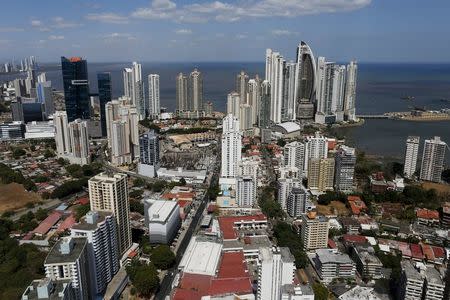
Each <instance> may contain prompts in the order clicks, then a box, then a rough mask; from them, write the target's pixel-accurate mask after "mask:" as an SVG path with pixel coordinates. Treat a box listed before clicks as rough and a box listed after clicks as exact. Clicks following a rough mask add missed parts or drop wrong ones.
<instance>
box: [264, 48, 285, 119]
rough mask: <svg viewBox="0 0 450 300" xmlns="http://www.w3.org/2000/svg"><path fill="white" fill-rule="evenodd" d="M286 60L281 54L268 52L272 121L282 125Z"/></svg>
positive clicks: (267, 74) (267, 68) (267, 75)
mask: <svg viewBox="0 0 450 300" xmlns="http://www.w3.org/2000/svg"><path fill="white" fill-rule="evenodd" d="M284 63H285V60H284V58H283V56H282V55H281V54H280V53H279V52H274V51H272V49H267V50H266V76H265V80H267V81H268V82H269V84H270V89H271V93H270V120H271V121H272V122H273V123H275V124H278V123H281V122H282V119H281V107H282V101H283V70H284Z"/></svg>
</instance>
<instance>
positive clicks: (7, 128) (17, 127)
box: [0, 121, 25, 141]
mask: <svg viewBox="0 0 450 300" xmlns="http://www.w3.org/2000/svg"><path fill="white" fill-rule="evenodd" d="M24 137H25V125H24V124H23V122H20V121H13V122H3V123H0V140H1V141H10V140H20V139H23V138H24Z"/></svg>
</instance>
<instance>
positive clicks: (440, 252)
mask: <svg viewBox="0 0 450 300" xmlns="http://www.w3.org/2000/svg"><path fill="white" fill-rule="evenodd" d="M431 249H433V253H434V257H436V258H444V257H445V250H444V248H442V247H438V246H431Z"/></svg>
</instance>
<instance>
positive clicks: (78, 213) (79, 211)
mask: <svg viewBox="0 0 450 300" xmlns="http://www.w3.org/2000/svg"><path fill="white" fill-rule="evenodd" d="M90 210H91V206H90V205H89V204H84V205H80V206H78V207H77V208H76V210H75V219H76V220H77V222H78V221H79V220H80V219H81V218H82V217H83V216H84V215H86V214H87V213H88V211H90Z"/></svg>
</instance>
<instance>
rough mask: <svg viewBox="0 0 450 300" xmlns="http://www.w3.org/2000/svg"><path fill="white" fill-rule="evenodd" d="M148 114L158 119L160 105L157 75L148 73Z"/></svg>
mask: <svg viewBox="0 0 450 300" xmlns="http://www.w3.org/2000/svg"><path fill="white" fill-rule="evenodd" d="M148 102H149V103H148V116H149V117H150V118H152V119H159V115H160V113H161V106H160V103H159V75H158V74H150V75H148Z"/></svg>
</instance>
